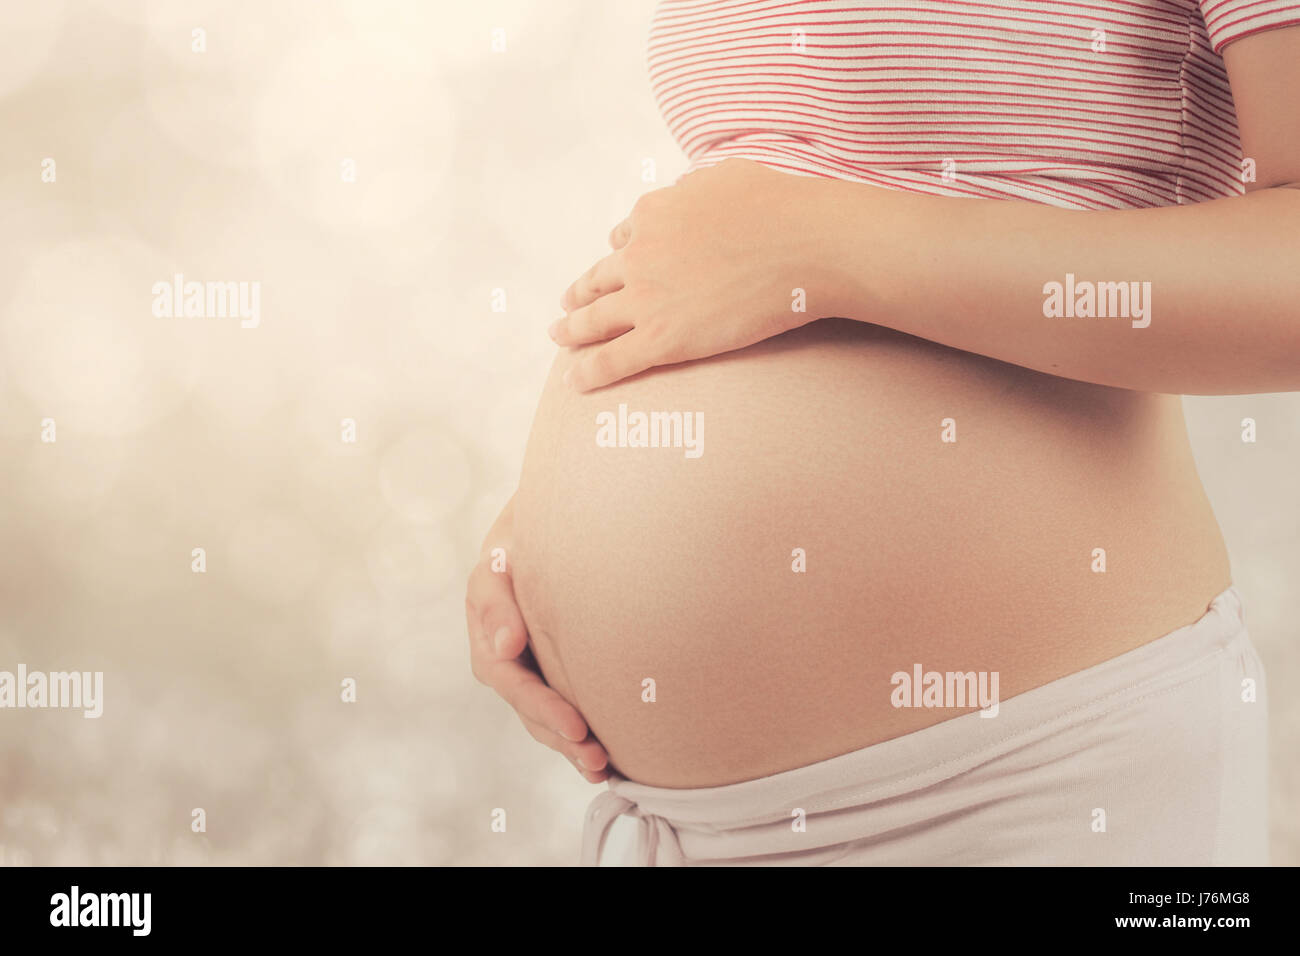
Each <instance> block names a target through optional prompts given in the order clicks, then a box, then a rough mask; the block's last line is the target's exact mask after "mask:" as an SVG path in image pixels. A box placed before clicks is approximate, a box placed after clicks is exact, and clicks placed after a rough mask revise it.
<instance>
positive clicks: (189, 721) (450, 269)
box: [0, 0, 1300, 865]
mask: <svg viewBox="0 0 1300 956" xmlns="http://www.w3.org/2000/svg"><path fill="white" fill-rule="evenodd" d="M652 7H653V3H652V2H651V0H618V2H609V0H546V2H542V0H533V2H527V0H509V2H507V0H477V2H474V3H453V2H450V0H448V2H441V0H437V2H435V0H429V2H418V0H405V2H394V0H356V2H346V3H345V2H329V0H274V2H270V0H170V2H165V0H154V2H144V0H81V2H71V0H69V2H55V0H42V2H41V3H37V4H6V5H5V9H4V12H3V14H0V123H2V124H3V130H4V133H3V137H0V144H2V145H0V177H2V178H3V183H2V188H0V221H2V222H3V223H4V226H5V228H4V230H3V233H2V234H0V242H3V249H0V262H2V263H3V266H0V448H2V449H3V454H2V455H0V488H2V489H3V496H4V504H3V507H0V670H5V669H7V670H11V671H12V670H15V669H16V667H17V665H18V664H19V663H24V664H26V665H27V667H28V668H29V669H31V670H47V671H51V670H72V669H75V670H90V671H94V670H102V671H103V672H104V681H105V689H104V696H105V701H104V715H103V717H102V718H100V719H98V720H87V719H83V717H82V716H81V713H80V712H79V711H55V710H47V711H31V710H24V711H16V710H3V711H0V863H11V864H12V863H27V862H31V863H37V864H141V863H150V862H166V863H181V864H187V863H205V862H206V863H216V864H238V863H251V864H271V863H276V864H290V863H303V864H425V863H438V864H488V865H497V864H506V865H514V864H563V863H572V862H575V861H576V859H577V854H578V844H579V834H580V829H581V823H582V812H583V809H584V807H585V804H586V802H587V800H588V799H590V797H591V796H592V795H594V793H595V792H596V791H597V788H595V787H591V786H589V785H587V784H585V783H583V782H582V781H581V780H580V779H579V778H578V776H577V774H576V773H574V771H573V770H572V768H571V767H570V766H569V764H568V763H567V761H565V760H564V759H562V758H560V757H559V756H556V755H554V754H552V753H551V752H549V751H547V750H544V749H543V748H541V747H540V746H539V745H537V744H536V743H534V742H533V740H532V738H531V737H529V736H528V735H527V733H526V732H525V731H524V730H523V729H522V728H521V727H520V726H519V724H518V722H517V720H516V719H515V717H514V716H513V714H512V713H511V712H510V711H509V710H508V708H507V707H506V705H505V704H504V703H502V702H501V701H499V700H497V699H496V698H495V697H494V696H493V695H491V694H490V693H489V692H488V691H486V690H485V689H483V688H481V687H480V686H479V685H478V684H477V683H475V682H474V681H473V679H472V677H471V676H470V673H469V669H468V663H467V662H468V654H467V647H466V640H465V632H464V627H465V625H464V614H463V604H462V602H463V595H464V581H465V578H466V575H467V573H468V570H469V567H470V565H471V564H472V562H473V561H474V559H475V556H476V552H477V549H478V545H479V543H480V541H481V539H482V536H483V534H484V533H485V531H486V529H487V528H488V526H489V524H490V523H491V521H492V519H493V518H494V517H495V515H496V512H497V511H498V510H499V509H500V507H501V505H502V504H503V503H504V502H505V500H506V499H507V498H508V497H509V495H510V493H511V491H512V489H513V485H514V482H515V479H516V476H517V473H518V468H519V464H520V461H521V459H522V454H523V447H524V440H525V438H526V436H527V432H528V428H529V425H530V422H531V416H532V411H533V407H534V404H535V402H536V398H537V396H538V393H539V391H540V388H541V384H542V381H543V379H544V376H545V372H546V369H547V367H548V365H549V363H550V359H551V355H552V346H551V344H550V342H549V340H548V339H547V338H546V336H545V334H544V329H545V327H546V325H547V324H548V323H549V322H550V321H551V320H552V319H554V318H555V317H557V316H558V311H557V306H556V301H557V299H558V297H559V294H560V292H561V291H562V290H563V289H564V287H565V286H566V285H567V284H568V283H569V282H570V281H571V280H572V279H573V278H574V277H575V276H576V275H577V274H578V273H579V272H581V271H582V270H583V269H585V268H586V267H587V266H588V265H589V264H590V263H591V262H592V261H594V260H595V259H596V258H597V257H598V256H600V255H602V254H603V252H604V250H605V237H606V234H607V232H608V230H609V228H610V227H611V226H612V225H613V224H614V223H615V222H617V221H618V220H619V219H621V218H622V217H623V216H624V215H625V214H626V213H627V211H628V210H629V208H630V207H631V204H632V202H633V201H634V200H635V198H636V196H637V195H638V194H639V193H641V192H643V191H645V190H647V189H649V188H654V186H655V185H667V184H669V183H671V182H672V180H673V179H674V178H676V176H677V175H678V174H679V173H680V172H681V171H682V170H684V169H685V166H686V163H685V160H684V158H683V157H681V155H680V154H679V152H678V150H677V148H676V146H675V144H674V143H673V141H672V139H671V138H670V137H669V135H668V133H667V131H666V130H665V128H664V127H663V125H662V122H661V121H660V119H659V116H658V113H657V111H656V109H655V106H654V102H653V100H652V98H651V95H650V90H649V84H648V80H647V77H646V74H645V39H646V31H647V28H648V25H649V21H650V15H651V12H652ZM497 29H500V30H503V31H504V34H503V35H504V44H505V48H504V50H501V49H494V48H493V47H494V38H495V40H496V43H497V45H498V46H499V45H500V39H501V37H502V34H500V33H496V34H494V30H497ZM196 30H201V31H203V32H202V33H201V34H196V33H195V32H194V31H196ZM200 45H201V46H203V49H202V50H201V51H199V50H196V46H200ZM647 159H651V160H653V161H654V162H655V164H656V166H657V169H658V182H657V183H656V184H647V183H645V182H643V181H642V171H643V168H644V161H645V160H647ZM47 160H53V161H54V162H53V167H52V169H53V173H54V178H53V181H45V179H47V178H48V177H49V173H48V170H50V169H51V167H50V164H49V163H47V162H46V161H47ZM349 163H350V164H352V165H351V166H349V165H348V164H349ZM348 169H355V181H348V179H347V173H346V170H348ZM43 172H44V173H45V174H46V175H45V178H43ZM176 273H182V274H183V275H184V276H185V278H186V280H187V281H189V280H198V281H208V280H211V281H233V282H241V281H242V282H249V283H251V282H258V283H260V290H261V302H260V312H261V314H260V322H259V324H258V325H257V327H256V328H242V327H241V325H240V321H239V319H238V318H207V317H205V318H198V317H191V318H159V317H157V316H155V315H153V313H152V311H151V307H152V302H153V294H152V291H151V290H152V287H153V285H154V283H156V282H159V281H162V282H170V281H171V279H172V276H173V275H174V274H176ZM495 290H504V294H505V303H506V308H505V310H504V311H494V309H493V302H494V295H497V293H496V292H495ZM496 301H499V298H498V299H496ZM1187 406H1188V411H1189V419H1190V425H1191V430H1192V438H1193V441H1194V444H1195V447H1196V450H1197V454H1198V460H1199V462H1200V466H1201V474H1202V477H1203V478H1204V480H1205V483H1206V486H1207V489H1208V491H1209V494H1210V497H1211V499H1212V501H1213V502H1214V504H1215V507H1216V509H1217V511H1218V514H1219V517H1220V521H1221V523H1222V525H1223V529H1224V532H1225V534H1226V536H1227V539H1228V543H1229V547H1230V549H1231V553H1232V558H1233V566H1234V570H1235V575H1236V580H1237V583H1238V586H1239V587H1240V588H1241V590H1242V592H1243V594H1244V596H1245V598H1246V602H1247V609H1248V616H1249V617H1248V619H1249V624H1250V628H1251V631H1252V634H1253V636H1254V639H1255V641H1256V644H1257V645H1258V647H1259V649H1260V652H1261V654H1262V655H1263V657H1264V659H1265V662H1266V665H1267V666H1268V668H1269V675H1268V676H1269V683H1270V689H1271V704H1270V710H1271V716H1272V727H1273V736H1272V741H1271V747H1272V755H1273V776H1272V788H1273V793H1272V813H1273V832H1274V862H1276V863H1287V864H1295V863H1298V862H1300V820H1298V819H1297V817H1296V815H1295V813H1294V812H1293V808H1294V807H1295V805H1296V801H1297V798H1298V797H1300V760H1298V759H1297V756H1296V755H1297V753H1298V752H1300V748H1298V746H1297V744H1298V743H1300V705H1298V703H1297V699H1296V694H1295V692H1294V689H1295V688H1297V687H1300V650H1298V649H1297V628H1296V625H1295V622H1296V621H1297V620H1300V588H1296V587H1295V585H1294V582H1295V580H1296V579H1297V577H1298V576H1300V546H1298V542H1300V504H1298V502H1297V496H1296V494H1295V486H1296V479H1295V475H1296V472H1297V468H1298V467H1300V395H1286V396H1253V397H1239V398H1238V397H1234V398H1215V399H1189V400H1187ZM1246 416H1250V417H1253V418H1255V419H1256V420H1257V422H1258V423H1259V436H1260V437H1259V441H1258V443H1256V444H1253V445H1250V444H1243V443H1242V442H1241V440H1240V422H1241V419H1242V418H1243V417H1246ZM46 419H52V420H53V421H54V424H55V428H56V436H57V440H56V441H54V442H48V441H46V442H43V441H42V440H41V435H42V428H43V426H42V422H43V421H44V420H46ZM343 419H353V420H354V421H355V423H356V439H357V440H356V442H355V443H347V442H344V441H343V440H342V436H341V421H342V420H343ZM195 548H203V549H204V550H205V553H206V564H207V569H206V572H205V573H202V574H198V573H194V572H193V571H192V569H191V564H192V560H193V559H192V556H191V554H192V550H193V549H195ZM345 678H353V679H355V680H356V682H357V701H356V703H344V702H342V701H341V699H340V682H341V681H342V680H344V679H345ZM498 807H499V808H504V809H505V810H506V812H507V815H508V816H507V819H508V827H507V830H506V832H505V833H494V832H492V830H491V827H490V823H491V814H492V811H493V810H494V809H495V808H498ZM195 808H203V810H204V811H205V813H206V824H207V830H206V833H202V834H196V833H194V832H192V831H191V813H192V811H193V810H194V809H195Z"/></svg>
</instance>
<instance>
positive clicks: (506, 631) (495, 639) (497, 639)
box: [492, 627, 510, 656]
mask: <svg viewBox="0 0 1300 956" xmlns="http://www.w3.org/2000/svg"><path fill="white" fill-rule="evenodd" d="M508 640H510V628H508V627H499V628H497V632H496V633H495V634H493V635H492V650H493V651H494V652H495V653H496V654H497V655H498V656H500V655H501V653H502V649H503V648H504V647H505V646H506V641H508Z"/></svg>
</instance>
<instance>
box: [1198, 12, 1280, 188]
mask: <svg viewBox="0 0 1300 956" xmlns="http://www.w3.org/2000/svg"><path fill="white" fill-rule="evenodd" d="M1201 6H1202V9H1203V10H1204V13H1205V22H1206V26H1207V28H1208V30H1209V34H1210V38H1211V41H1212V42H1213V43H1214V46H1215V48H1216V49H1218V50H1219V51H1220V53H1221V55H1222V57H1223V63H1224V66H1225V67H1226V69H1227V71H1228V82H1229V83H1230V84H1231V86H1232V98H1233V102H1234V103H1235V104H1236V108H1237V127H1238V129H1239V130H1240V133H1241V150H1242V156H1243V157H1245V158H1247V159H1252V160H1254V162H1255V181H1254V182H1247V183H1246V190H1247V191H1252V190H1256V189H1268V188H1270V187H1276V186H1295V185H1297V184H1300V0H1202V2H1201Z"/></svg>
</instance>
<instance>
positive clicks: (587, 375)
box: [564, 329, 663, 392]
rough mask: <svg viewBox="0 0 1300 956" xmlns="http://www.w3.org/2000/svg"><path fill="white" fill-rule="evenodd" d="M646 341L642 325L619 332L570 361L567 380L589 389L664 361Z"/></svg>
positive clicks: (583, 390)
mask: <svg viewBox="0 0 1300 956" xmlns="http://www.w3.org/2000/svg"><path fill="white" fill-rule="evenodd" d="M646 342H647V336H646V335H645V333H644V332H642V331H641V330H640V329H633V330H632V331H630V332H628V333H627V334H625V335H620V336H619V337H618V338H616V339H614V340H613V341H612V342H608V343H606V344H605V345H602V346H601V347H600V348H598V349H594V350H591V351H588V352H587V353H586V354H585V355H583V356H582V357H581V358H579V359H578V360H577V361H576V362H574V363H573V364H572V365H570V366H569V370H568V371H567V372H565V373H564V381H565V382H567V383H568V384H569V385H570V386H571V387H572V388H574V389H576V390H577V391H579V392H589V391H591V390H592V389H595V388H603V387H605V386H606V385H609V384H612V383H613V382H618V381H622V380H623V379H625V378H627V377H628V376H629V375H635V374H636V373H637V372H644V371H645V370H646V369H648V368H651V367H652V366H655V365H659V364H663V363H662V360H661V359H660V358H659V357H658V356H656V355H655V354H654V353H653V351H652V350H651V349H650V348H649V347H648V346H647V344H646Z"/></svg>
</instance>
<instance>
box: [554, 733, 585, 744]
mask: <svg viewBox="0 0 1300 956" xmlns="http://www.w3.org/2000/svg"><path fill="white" fill-rule="evenodd" d="M556 733H557V734H559V735H560V736H561V737H563V738H564V739H565V740H567V741H568V742H569V743H571V744H578V743H582V741H584V740H586V739H587V738H586V736H582V737H571V736H569V735H568V734H566V733H565V732H564V731H563V730H557V731H556Z"/></svg>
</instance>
